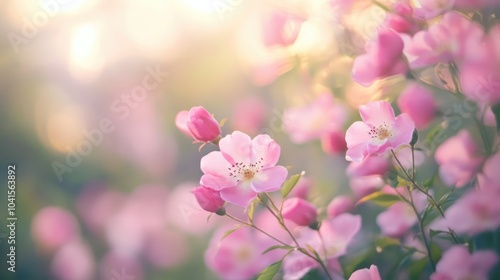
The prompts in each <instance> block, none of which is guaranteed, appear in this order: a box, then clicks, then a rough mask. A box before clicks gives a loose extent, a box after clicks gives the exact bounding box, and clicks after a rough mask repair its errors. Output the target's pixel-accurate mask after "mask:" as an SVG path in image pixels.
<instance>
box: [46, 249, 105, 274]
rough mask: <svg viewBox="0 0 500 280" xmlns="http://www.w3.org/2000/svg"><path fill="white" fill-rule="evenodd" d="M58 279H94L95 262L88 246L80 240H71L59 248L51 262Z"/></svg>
mask: <svg viewBox="0 0 500 280" xmlns="http://www.w3.org/2000/svg"><path fill="white" fill-rule="evenodd" d="M51 270H52V273H53V274H54V275H55V276H56V278H57V279H59V280H88V279H94V273H95V263H94V256H93V255H92V251H91V249H90V247H89V246H88V245H87V244H85V243H83V242H82V241H79V240H78V241H75V240H74V241H71V242H69V243H66V244H65V245H64V246H63V247H61V249H59V250H58V251H57V252H56V254H55V255H54V258H53V259H52V263H51Z"/></svg>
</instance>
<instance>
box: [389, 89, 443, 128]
mask: <svg viewBox="0 0 500 280" xmlns="http://www.w3.org/2000/svg"><path fill="white" fill-rule="evenodd" d="M398 107H399V109H401V112H403V113H407V114H408V115H409V116H410V117H411V118H412V120H413V121H414V122H415V126H416V127H417V129H422V128H425V127H426V126H427V125H428V124H429V123H430V122H431V121H432V120H433V119H434V116H435V114H436V102H435V101H434V97H433V96H432V93H431V92H429V91H428V90H427V89H425V88H423V87H422V86H419V85H418V84H417V83H410V84H409V85H408V86H407V87H406V89H405V90H404V91H403V93H402V94H401V95H400V96H399V98H398Z"/></svg>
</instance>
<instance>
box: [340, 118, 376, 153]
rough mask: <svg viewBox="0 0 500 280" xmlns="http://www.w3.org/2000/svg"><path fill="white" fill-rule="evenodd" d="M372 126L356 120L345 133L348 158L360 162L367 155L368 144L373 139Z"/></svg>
mask: <svg viewBox="0 0 500 280" xmlns="http://www.w3.org/2000/svg"><path fill="white" fill-rule="evenodd" d="M369 131H370V127H369V126H368V125H366V124H365V123H363V122H360V121H357V122H354V123H353V124H352V125H351V126H350V127H349V128H348V129H347V131H346V133H345V141H346V143H347V153H346V160H349V161H356V162H359V161H361V160H362V159H363V158H365V156H366V155H367V150H366V149H367V145H368V143H369V142H370V141H371V140H372V138H371V136H370V135H369V134H368V132H369Z"/></svg>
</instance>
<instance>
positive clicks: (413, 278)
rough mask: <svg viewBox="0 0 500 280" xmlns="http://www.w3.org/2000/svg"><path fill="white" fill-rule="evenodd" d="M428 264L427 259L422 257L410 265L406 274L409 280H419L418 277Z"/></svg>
mask: <svg viewBox="0 0 500 280" xmlns="http://www.w3.org/2000/svg"><path fill="white" fill-rule="evenodd" d="M428 264H429V258H427V257H423V258H421V259H420V260H418V261H415V262H414V263H412V264H411V265H410V268H409V270H408V273H409V274H410V280H418V279H420V275H422V274H423V273H422V272H423V271H424V269H425V267H426V266H427V265H428Z"/></svg>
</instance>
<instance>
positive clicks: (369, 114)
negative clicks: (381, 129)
mask: <svg viewBox="0 0 500 280" xmlns="http://www.w3.org/2000/svg"><path fill="white" fill-rule="evenodd" d="M359 114H360V115H361V119H363V122H365V123H366V124H368V125H370V126H377V127H378V126H380V125H384V124H385V125H387V126H389V129H391V127H392V125H393V124H394V120H395V118H394V110H393V109H392V106H391V104H390V103H389V102H387V101H375V102H370V103H367V104H366V105H361V106H359Z"/></svg>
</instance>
